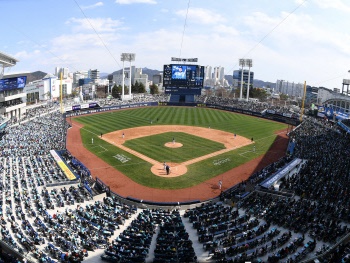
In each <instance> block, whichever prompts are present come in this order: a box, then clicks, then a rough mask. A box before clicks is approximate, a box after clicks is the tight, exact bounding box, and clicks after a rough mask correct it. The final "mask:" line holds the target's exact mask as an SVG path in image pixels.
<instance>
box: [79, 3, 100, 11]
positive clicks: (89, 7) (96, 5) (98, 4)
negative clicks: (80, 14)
mask: <svg viewBox="0 0 350 263" xmlns="http://www.w3.org/2000/svg"><path fill="white" fill-rule="evenodd" d="M100 6H103V2H97V3H95V4H93V5H85V6H81V8H82V9H94V8H96V7H100Z"/></svg>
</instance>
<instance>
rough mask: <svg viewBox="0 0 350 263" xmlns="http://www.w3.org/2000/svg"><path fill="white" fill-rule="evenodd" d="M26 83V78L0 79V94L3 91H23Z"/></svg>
mask: <svg viewBox="0 0 350 263" xmlns="http://www.w3.org/2000/svg"><path fill="white" fill-rule="evenodd" d="M26 82H27V77H26V76H21V77H15V78H7V79H0V92H2V91H5V90H13V89H23V88H24V87H25V85H26Z"/></svg>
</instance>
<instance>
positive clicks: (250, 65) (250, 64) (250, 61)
mask: <svg viewBox="0 0 350 263" xmlns="http://www.w3.org/2000/svg"><path fill="white" fill-rule="evenodd" d="M245 64H246V66H248V68H249V71H248V87H247V101H249V86H250V68H251V67H253V60H252V59H246V60H245Z"/></svg>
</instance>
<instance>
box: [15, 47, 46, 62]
mask: <svg viewBox="0 0 350 263" xmlns="http://www.w3.org/2000/svg"><path fill="white" fill-rule="evenodd" d="M40 53H41V52H40V50H38V49H35V50H33V51H32V52H28V51H26V50H22V51H19V52H17V53H16V54H15V55H14V57H15V58H17V59H18V60H24V59H33V58H35V57H36V56H38V55H39V54H40Z"/></svg>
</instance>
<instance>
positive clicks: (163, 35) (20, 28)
mask: <svg viewBox="0 0 350 263" xmlns="http://www.w3.org/2000/svg"><path fill="white" fill-rule="evenodd" d="M0 11H1V12H0V22H1V25H2V26H1V27H0V34H1V36H0V51H1V52H4V53H6V54H9V55H11V56H13V57H15V58H17V59H18V60H19V62H18V63H17V65H16V66H15V67H13V68H10V69H5V74H14V73H19V72H33V71H37V70H40V71H44V72H47V73H54V70H55V67H68V68H69V70H70V72H75V71H78V70H89V69H98V70H99V71H100V72H103V73H112V72H114V71H116V70H119V69H121V68H122V62H121V61H120V55H121V53H135V54H136V59H135V61H134V62H133V65H135V66H136V67H138V68H144V67H147V68H150V69H157V70H162V69H163V65H164V64H170V63H171V57H181V58H198V64H199V65H202V66H207V65H209V66H212V67H215V66H221V67H224V68H225V74H227V75H232V73H233V70H238V69H239V64H238V60H239V59H241V58H245V59H252V60H253V67H252V69H251V70H252V71H254V77H255V78H256V79H260V80H264V81H271V82H276V80H277V79H282V80H286V81H289V82H295V83H304V81H306V83H307V84H308V85H311V86H323V87H326V88H329V89H333V88H341V87H342V80H343V79H344V78H346V79H348V78H350V72H349V70H350V27H349V25H350V1H349V0H282V1H281V0H244V1H242V0H215V1H214V0H177V1H175V0H101V1H99V0H63V1H54V0H0ZM127 64H128V63H127Z"/></svg>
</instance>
